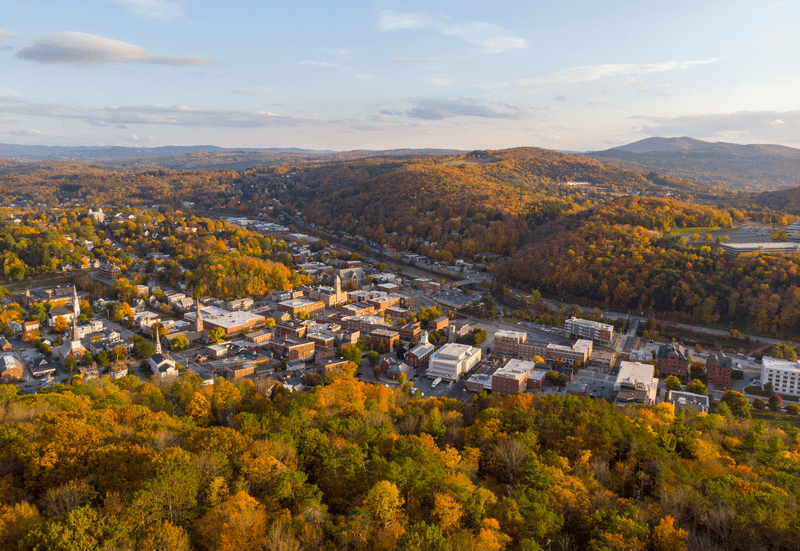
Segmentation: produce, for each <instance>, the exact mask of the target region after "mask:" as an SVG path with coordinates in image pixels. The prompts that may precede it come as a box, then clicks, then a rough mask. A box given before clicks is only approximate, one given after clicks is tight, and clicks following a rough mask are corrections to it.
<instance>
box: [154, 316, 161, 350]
mask: <svg viewBox="0 0 800 551" xmlns="http://www.w3.org/2000/svg"><path fill="white" fill-rule="evenodd" d="M159 329H161V324H160V323H157V324H155V325H154V326H153V336H154V337H155V338H156V354H161V335H160V334H159V331H158V330H159Z"/></svg>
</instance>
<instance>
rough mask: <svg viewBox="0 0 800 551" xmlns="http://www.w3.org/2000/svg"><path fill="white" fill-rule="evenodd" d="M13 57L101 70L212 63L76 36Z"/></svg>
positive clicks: (40, 43) (56, 37)
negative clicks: (121, 65) (129, 65)
mask: <svg viewBox="0 0 800 551" xmlns="http://www.w3.org/2000/svg"><path fill="white" fill-rule="evenodd" d="M15 57H16V58H17V59H21V60H24V61H33V62H36V63H41V64H43V65H56V64H58V65H77V66H84V67H94V66H103V65H108V64H111V63H144V64H149V65H172V66H177V67H197V66H201V65H213V64H214V63H215V62H214V60H212V59H209V58H205V57H196V56H176V55H161V54H156V53H153V52H151V51H150V50H148V49H147V48H143V47H141V46H136V45H134V44H129V43H127V42H122V41H120V40H114V39H112V38H106V37H103V36H97V35H94V34H87V33H79V32H65V33H50V34H47V35H45V36H44V37H43V38H41V39H39V40H37V41H36V42H34V43H33V44H32V45H31V46H28V47H26V48H23V49H21V50H19V51H18V52H17V54H16V56H15Z"/></svg>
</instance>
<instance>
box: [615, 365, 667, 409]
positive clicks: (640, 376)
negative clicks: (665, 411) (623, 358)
mask: <svg viewBox="0 0 800 551" xmlns="http://www.w3.org/2000/svg"><path fill="white" fill-rule="evenodd" d="M654 373H655V367H654V366H652V365H650V364H643V363H638V362H621V363H620V365H619V373H618V374H617V380H616V382H615V383H614V398H615V401H616V403H617V404H618V405H624V404H627V403H633V402H636V403H641V404H644V405H646V406H647V405H650V404H653V403H655V401H656V393H657V392H658V379H655V378H653V374H654Z"/></svg>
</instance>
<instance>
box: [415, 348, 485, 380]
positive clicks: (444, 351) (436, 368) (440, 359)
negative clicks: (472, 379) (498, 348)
mask: <svg viewBox="0 0 800 551" xmlns="http://www.w3.org/2000/svg"><path fill="white" fill-rule="evenodd" d="M480 360H481V349H480V348H474V347H472V346H468V345H466V344H456V343H448V344H446V345H444V346H443V347H441V348H440V349H439V350H437V351H436V352H434V353H433V354H431V356H430V359H429V360H428V372H427V376H428V377H441V378H442V379H449V380H451V381H456V380H458V379H460V378H461V375H462V374H463V373H466V372H467V371H469V370H470V369H472V368H473V367H474V366H475V365H476V364H477V363H478V362H479V361H480Z"/></svg>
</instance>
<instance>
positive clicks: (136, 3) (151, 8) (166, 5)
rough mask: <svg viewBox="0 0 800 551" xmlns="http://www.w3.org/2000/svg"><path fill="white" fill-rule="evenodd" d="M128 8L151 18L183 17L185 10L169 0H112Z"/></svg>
mask: <svg viewBox="0 0 800 551" xmlns="http://www.w3.org/2000/svg"><path fill="white" fill-rule="evenodd" d="M111 1H112V2H114V3H115V4H120V5H122V6H125V7H126V8H128V11H129V12H130V13H132V14H134V15H140V16H142V17H149V18H151V19H177V18H179V17H183V10H182V9H181V8H180V6H179V5H178V4H177V3H175V2H169V1H167V0H111Z"/></svg>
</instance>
